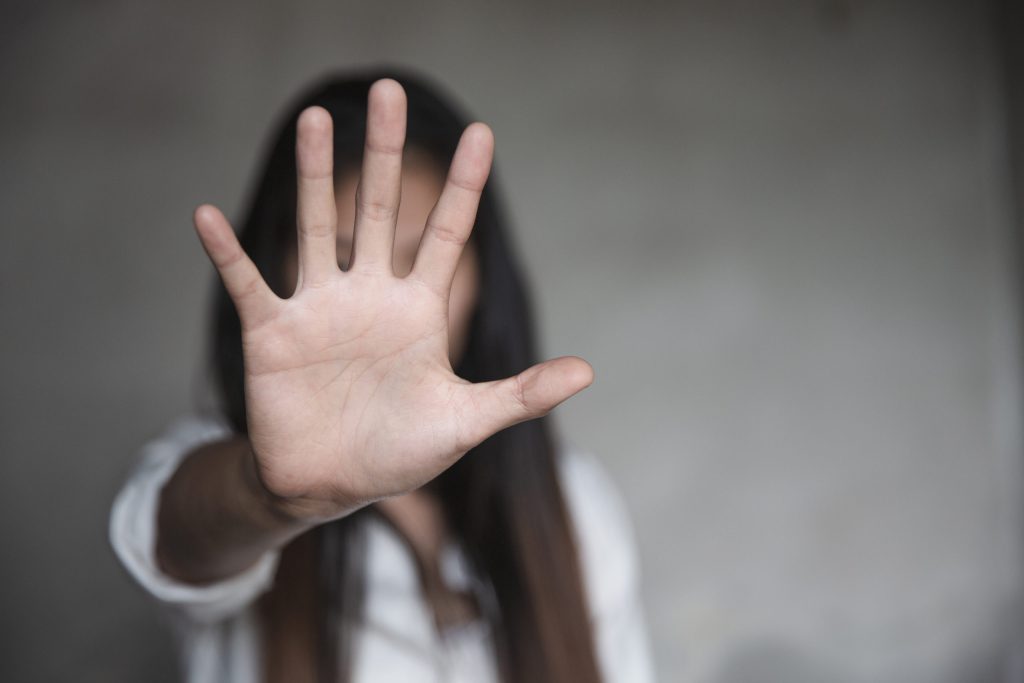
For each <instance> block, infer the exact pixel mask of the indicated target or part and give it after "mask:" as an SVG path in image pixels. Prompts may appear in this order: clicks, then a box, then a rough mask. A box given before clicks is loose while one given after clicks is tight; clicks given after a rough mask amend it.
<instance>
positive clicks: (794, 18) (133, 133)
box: [0, 0, 1022, 683]
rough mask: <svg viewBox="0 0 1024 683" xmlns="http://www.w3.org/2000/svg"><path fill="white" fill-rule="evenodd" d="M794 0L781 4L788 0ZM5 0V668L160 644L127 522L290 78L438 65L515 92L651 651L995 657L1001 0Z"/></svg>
mask: <svg viewBox="0 0 1024 683" xmlns="http://www.w3.org/2000/svg"><path fill="white" fill-rule="evenodd" d="M769 5H770V6H769ZM3 13H4V16H3V17H2V19H0V73H2V74H3V79H2V82H3V83H4V84H5V88H4V98H3V99H4V104H3V106H2V107H0V123H2V125H0V150H2V152H0V205H2V207H3V216H4V227H3V235H4V248H3V249H2V250H0V306H2V308H0V310H2V313H3V317H2V321H3V322H2V327H0V329H2V330H3V331H2V333H0V358H2V359H3V360H2V363H3V366H2V368H3V369H2V378H3V384H2V387H3V389H2V394H0V401H2V403H0V454H2V459H0V501H2V502H0V506H2V513H3V514H0V538H3V540H4V550H3V553H2V555H3V562H2V563H0V579H2V582H0V586H2V593H0V598H2V605H3V608H2V609H0V633H2V634H3V636H4V642H5V646H4V647H3V650H4V656H3V657H2V658H0V662H2V663H0V671H4V675H2V676H0V677H2V678H3V679H4V680H76V681H118V680H125V681H129V680H149V681H170V680H174V673H173V666H174V664H173V662H174V659H173V653H172V651H171V648H170V643H169V640H168V638H167V637H166V634H165V632H164V631H163V630H162V628H161V626H160V625H159V623H158V621H157V619H156V617H155V616H154V612H153V610H152V609H151V607H150V605H149V604H148V603H147V602H146V600H145V598H144V597H143V596H142V595H141V593H140V592H139V591H138V590H137V589H136V588H135V587H134V586H133V585H132V584H131V583H130V582H129V580H128V579H127V577H126V576H125V575H124V573H123V572H122V571H121V570H120V568H119V566H118V565H117V564H116V562H115V560H114V558H113V557H112V555H111V553H110V551H109V549H108V547H107V544H106V539H105V525H106V515H107V512H108V508H109V504H110V500H111V498H112V496H113V494H114V492H115V491H116V489H117V487H118V484H119V481H120V478H121V477H122V476H123V475H124V473H125V471H126V470H127V468H128V467H129V465H130V463H131V461H132V459H133V458H134V454H135V453H134V450H135V448H137V446H138V445H139V444H140V443H141V442H142V441H143V440H144V439H145V438H147V437H148V436H150V435H152V434H153V433H154V432H155V431H156V430H158V429H160V428H161V426H162V425H163V424H164V423H165V422H166V421H167V420H168V419H170V418H171V417H173V416H174V415H176V414H178V413H180V412H182V411H185V410H187V409H188V408H189V406H190V405H191V402H192V396H193V394H194V386H195V384H196V382H195V379H196V376H197V368H198V363H197V358H198V356H199V353H200V348H201V340H202V334H203V332H202V322H203V311H204V306H205V302H206V296H207V289H208V285H209V284H210V278H211V275H212V271H211V270H210V268H209V267H208V265H207V262H206V260H205V257H204V256H203V254H202V252H201V249H200V247H199V245H198V243H197V242H196V240H195V238H194V236H193V234H192V231H191V227H190V224H189V212H190V210H191V208H192V207H193V206H194V205H195V204H197V203H198V202H200V201H213V202H215V203H218V204H220V205H221V206H223V207H225V208H226V209H227V210H228V211H229V212H232V211H235V210H236V209H237V208H238V207H239V205H240V199H241V196H242V193H243V192H244V190H245V188H246V186H247V182H248V180H249V178H250V177H251V172H252V168H253V164H254V161H255V159H256V156H257V151H258V147H259V144H260V143H261V142H262V139H263V135H264V134H265V132H266V130H267V126H268V124H269V122H270V121H271V120H272V119H273V118H274V117H275V115H276V113H277V110H278V108H279V107H280V105H281V104H282V103H283V102H284V101H285V99H287V98H288V97H289V96H290V95H291V94H292V93H293V92H294V91H295V90H296V89H297V88H298V87H299V86H301V85H302V84H303V83H304V82H305V81H307V80H308V79H309V78H311V77H313V76H316V75H318V74H320V73H322V72H324V71H325V70H327V69H331V68H336V67H344V66H351V65H357V64H367V63H373V62H376V61H379V60H385V61H388V62H398V63H404V64H410V65H413V66H417V67H420V68H422V69H424V70H426V71H428V72H429V73H432V74H435V75H437V76H439V77H440V78H441V79H442V80H443V81H445V82H446V83H448V84H449V85H450V86H452V87H453V88H454V89H455V90H456V91H457V92H459V93H460V94H461V95H462V97H463V99H464V100H465V101H466V102H467V103H468V104H469V105H470V107H471V108H472V109H473V110H474V111H475V112H476V113H477V115H478V116H479V117H480V118H482V119H483V120H486V121H488V122H489V123H490V124H491V125H492V126H493V128H494V129H495V131H496V134H497V140H498V171H499V175H500V179H501V180H502V181H503V182H504V184H505V189H506V193H507V194H508V196H509V200H510V204H511V207H512V209H513V213H514V217H515V218H516V220H517V224H518V227H519V235H518V237H519V244H520V246H521V248H522V250H523V252H524V253H525V255H526V259H527V261H528V263H529V266H530V271H531V273H532V275H533V276H534V278H535V280H536V285H537V289H538V292H539V299H540V305H541V312H542V322H543V331H544V338H545V349H546V351H547V353H548V354H549V355H555V354H561V353H578V354H580V355H583V356H584V357H586V358H588V359H590V360H591V361H592V362H593V363H594V365H595V367H596V369H597V375H598V381H597V383H596V385H595V386H594V387H593V388H592V389H591V390H589V391H588V392H587V393H586V394H585V395H584V396H582V397H580V398H579V399H577V400H575V401H573V402H572V403H571V404H570V405H568V406H567V407H566V408H565V409H564V410H562V411H561V420H562V424H563V427H564V429H565V431H566V432H567V433H568V434H569V435H570V437H571V438H573V439H574V440H576V441H577V442H579V443H580V444H582V445H584V446H586V447H588V448H590V449H591V450H593V451H594V452H596V453H597V455H598V456H599V457H600V458H601V459H602V460H603V461H604V462H605V463H607V465H608V467H609V468H610V470H611V471H612V472H613V474H614V475H615V477H616V479H617V481H618V482H619V483H620V485H621V488H622V490H623V493H624V495H625V497H626V500H627V502H628V504H629V506H630V508H631V510H632V513H633V515H634V518H635V524H636V527H637V533H638V538H639V544H640V550H641V555H642V561H643V569H644V576H645V581H646V582H645V597H646V600H647V608H648V612H649V617H650V625H651V630H652V636H653V644H654V648H655V655H656V660H657V667H658V670H659V672H660V677H661V679H662V680H664V681H677V680H680V681H694V682H697V683H744V682H753V681H756V682H757V683H773V682H778V683H812V682H820V681H830V682H839V683H844V682H857V683H861V682H868V681H872V682H874V681H900V682H901V683H917V682H920V683H925V682H927V683H944V682H946V681H949V682H953V681H972V682H979V681H985V680H993V681H994V680H996V679H997V678H996V677H997V676H998V674H999V671H1000V664H999V663H998V662H999V660H1000V657H1001V653H1000V650H1001V648H1002V647H1003V645H1004V640H1005V638H1006V634H1007V633H1008V628H1009V624H1010V621H1011V619H1012V617H1013V608H1014V607H1015V605H1016V598H1017V596H1018V593H1019V591H1018V583H1019V580H1020V578H1021V577H1020V566H1021V554H1020V543H1019V540H1018V539H1019V537H1020V536H1021V533H1020V532H1021V521H1020V518H1019V517H1020V515H1019V511H1020V507H1021V502H1022V501H1021V491H1020V482H1021V481H1022V477H1021V474H1022V473H1021V471H1020V470H1021V467H1020V446H1021V443H1020V441H1021V439H1020V433H1019V423H1018V417H1019V414H1020V400H1019V368H1018V365H1017V348H1018V346H1017V345H1018V331H1017V309H1018V301H1017V297H1016V295H1015V287H1014V283H1015V282H1016V278H1017V273H1016V270H1015V268H1016V266H1015V262H1014V252H1013V250H1012V249H1011V247H1012V246H1013V240H1012V230H1011V225H1012V223H1011V220H1010V218H1011V217H1010V208H1009V207H1010V205H1011V202H1010V201H1009V196H1008V180H1007V177H1008V176H1007V172H1006V158H1005V154H1004V147H1005V144H1004V143H1005V130H1004V128H1005V121H1004V111H1003V94H1002V90H1001V84H1002V80H1001V74H1000V69H999V63H998V60H997V53H998V51H997V50H996V49H995V47H994V45H993V40H992V36H991V35H990V28H991V27H990V21H989V17H988V14H987V11H986V9H985V7H984V5H983V4H982V3H970V2H961V3H953V2H891V3H882V2H843V1H841V0H829V1H827V2H826V1H820V2H777V3H758V2H752V1H751V2H726V3H722V2H700V3H697V2H685V3H657V2H650V3H582V2H581V3H576V6H575V7H569V6H564V7H562V8H559V9H556V8H553V7H551V6H550V3H541V2H536V1H533V2H517V3H501V4H498V3H493V4H489V5H487V6H483V5H470V4H469V3H466V4H462V3H454V2H445V3H399V2H394V1H391V0H378V1H377V2H374V3H362V4H360V5H359V6H354V5H353V6H345V4H343V3H337V2H326V1H314V0H305V1H303V2H288V3H285V2H280V3H247V2H241V1H240V0H233V1H228V2H220V3H199V2H174V3H171V2H166V3H157V2H152V1H149V0H136V1H135V2H112V1H108V2H90V3H59V2H49V3H40V2H36V3H29V2H21V3H13V4H10V3H8V4H6V5H5V7H4V10H3Z"/></svg>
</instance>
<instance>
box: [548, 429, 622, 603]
mask: <svg viewBox="0 0 1024 683" xmlns="http://www.w3.org/2000/svg"><path fill="white" fill-rule="evenodd" d="M558 470H559V478H560V481H561V484H562V491H563V495H564V496H565V499H566V505H567V507H568V509H569V515H570V517H571V518H572V522H573V527H574V530H575V533H576V542H577V546H578V551H579V554H580V563H581V567H582V571H583V575H584V576H583V578H584V582H585V583H586V587H587V593H588V597H589V599H590V604H591V608H592V610H593V611H594V612H596V613H601V612H605V611H609V610H614V609H615V608H616V607H617V603H620V602H621V601H623V600H629V599H632V597H633V596H634V595H635V593H636V590H637V585H638V583H639V567H638V564H639V563H638V560H637V553H636V542H635V538H634V533H633V525H632V522H631V520H630V516H629V512H628V510H627V508H626V504H625V502H624V500H623V498H622V495H621V494H620V492H619V489H618V487H617V486H616V484H615V482H614V480H613V479H612V477H611V476H610V475H609V473H608V471H607V470H606V469H605V467H604V466H603V465H602V464H601V462H600V461H599V460H598V459H597V458H596V457H595V456H594V455H593V454H591V453H590V452H588V451H586V450H583V449H581V448H579V447H577V446H574V445H571V444H569V445H566V446H564V447H563V448H562V449H561V450H560V452H559V457H558Z"/></svg>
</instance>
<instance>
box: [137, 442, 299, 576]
mask: <svg viewBox="0 0 1024 683" xmlns="http://www.w3.org/2000/svg"><path fill="white" fill-rule="evenodd" d="M313 525H314V522H310V521H305V520H302V519H299V518H297V517H294V516H292V515H289V514H288V513H286V512H285V511H284V510H283V509H282V507H281V506H280V505H278V501H276V500H275V499H274V498H273V497H272V496H271V495H270V494H269V493H268V492H267V491H266V490H265V489H264V488H263V486H262V484H261V483H260V481H259V478H258V477H257V475H256V469H255V463H254V460H253V457H252V454H251V452H250V448H249V442H248V440H247V439H245V438H244V437H235V438H232V439H230V440H226V441H219V442H216V443H211V444H207V445H205V446H202V447H200V448H198V449H196V450H195V451H193V452H192V453H190V454H189V455H188V456H187V457H186V458H185V460H183V461H182V463H181V465H180V466H179V467H178V469H177V471H176V472H175V473H174V475H172V476H171V478H170V479H169V480H168V482H167V484H166V485H165V486H164V488H163V491H162V492H161V497H160V505H159V512H158V514H157V545H156V556H157V561H158V562H159V563H160V565H161V567H162V569H163V570H164V571H166V572H167V573H168V574H170V575H171V576H174V577H175V578H177V579H180V580H183V581H187V582H189V583H197V584H202V583H209V582H212V581H216V580H218V579H223V578H226V577H229V576H232V575H235V574H238V573H239V572H241V571H243V570H245V569H247V568H248V567H250V566H252V565H253V563H255V562H256V560H257V559H259V557H260V556H261V555H262V554H263V553H265V552H266V551H267V550H269V549H272V548H278V547H281V546H283V545H284V544H285V543H287V542H288V541H289V540H290V539H292V538H294V537H295V536H297V535H299V534H301V533H302V532H303V531H306V530H307V529H309V528H311V527H312V526H313Z"/></svg>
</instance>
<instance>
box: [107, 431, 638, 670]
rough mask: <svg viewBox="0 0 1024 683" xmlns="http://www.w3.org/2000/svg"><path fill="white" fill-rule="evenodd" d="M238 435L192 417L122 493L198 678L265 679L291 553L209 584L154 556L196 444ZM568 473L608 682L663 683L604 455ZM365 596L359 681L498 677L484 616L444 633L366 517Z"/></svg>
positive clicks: (138, 561) (141, 566)
mask: <svg viewBox="0 0 1024 683" xmlns="http://www.w3.org/2000/svg"><path fill="white" fill-rule="evenodd" d="M228 433H229V429H228V427H227V426H226V425H225V424H224V423H223V422H222V421H220V420H218V419H215V418H212V417H205V416H196V415H193V416H186V417H184V418H181V419H179V420H178V421H176V422H174V423H173V424H171V425H170V427H169V428H168V429H167V430H166V431H165V432H164V433H163V434H162V435H161V436H159V437H158V438H156V439H154V440H152V441H150V442H149V443H147V444H146V445H145V446H144V447H143V449H142V453H141V455H140V458H139V463H138V465H137V466H136V468H135V470H134V471H133V473H132V474H131V476H130V477H129V478H128V480H127V482H126V483H125V484H124V487H123V488H122V489H121V491H120V493H119V494H118V495H117V498H116V500H115V501H114V505H113V509H112V512H111V517H110V541H111V544H112V545H113V548H114V551H115V552H116V553H117V556H118V557H119V558H120V559H121V562H122V563H123V564H124V566H125V567H126V568H127V570H128V571H129V572H130V573H131V575H132V576H133V577H134V578H135V579H136V580H137V581H138V582H139V584H141V585H142V587H143V588H144V589H145V590H146V591H147V592H148V593H150V594H151V595H152V596H153V597H154V598H155V599H156V600H157V601H158V602H159V603H160V604H161V605H162V606H163V607H164V608H165V609H166V611H167V612H168V614H169V615H170V617H171V620H172V623H173V625H174V630H175V633H176V635H177V636H178V639H179V642H180V645H181V657H182V666H183V670H184V674H185V680H186V681H187V682H188V683H255V682H256V681H259V680H260V679H261V676H260V671H259V667H260V662H261V658H260V656H259V654H258V651H257V648H258V637H257V634H258V631H257V629H256V623H255V612H254V610H253V609H252V607H253V602H254V601H255V599H256V598H257V597H259V595H260V594H261V593H262V592H264V591H266V590H267V589H268V588H269V587H270V585H271V583H272V581H273V576H274V571H275V568H276V566H277V561H278V557H279V553H280V551H278V550H273V551H269V552H267V553H265V554H264V555H263V557H261V558H260V559H259V561H257V562H256V564H255V565H253V566H252V567H250V568H249V569H247V570H246V571H244V572H242V573H241V574H238V575H237V576H234V577H231V578H228V579H224V580H222V581H218V582H216V583H213V584H208V585H204V586H195V585H191V584H187V583H183V582H181V581H177V580H175V579H174V578H172V577H171V576H168V575H167V574H165V573H164V572H163V571H161V570H160V568H159V566H158V565H157V562H156V558H155V543H156V512H157V503H158V498H159V493H160V489H161V488H162V487H163V485H164V483H165V482H166V481H167V479H168V478H169V477H170V476H171V474H172V473H173V472H174V470H175V469H176V468H177V466H178V464H179V462H180V461H181V459H182V458H183V457H184V456H185V455H186V454H187V453H188V452H189V451H191V450H192V449H193V448H194V447H195V446H197V445H198V444H200V443H203V442H206V441H212V440H216V439H219V438H221V437H223V436H225V435H227V434H228ZM559 472H560V476H561V481H562V486H563V490H564V491H565V495H566V497H567V504H568V506H569V510H570V514H571V517H572V520H573V523H574V526H575V530H576V533H577V538H578V539H579V545H580V550H581V560H582V566H583V574H584V583H585V587H586V592H587V596H588V599H589V603H590V608H591V615H592V623H593V628H594V639H595V644H596V647H597V653H598V660H599V665H600V667H601V670H602V672H603V674H604V678H605V680H606V681H607V683H627V682H628V683H648V682H649V681H651V680H652V672H651V665H650V659H649V650H648V644H647V635H646V628H645V623H644V616H643V609H642V607H641V603H640V598H639V588H638V567H637V558H636V551H635V547H634V541H633V535H632V530H631V528H630V523H629V519H628V516H627V514H626V511H625V508H624V506H623V503H622V500H621V499H620V497H619V495H618V493H617V491H616V490H615V488H614V486H613V485H612V482H611V481H610V479H609V478H608V476H607V475H606V474H605V472H604V471H603V470H602V469H601V467H600V466H599V465H598V463H597V461H596V460H594V459H593V458H591V457H589V456H587V455H584V454H582V453H579V452H577V451H574V450H572V449H568V450H567V451H565V452H564V453H562V455H560V457H559ZM367 524H368V527H367V546H366V557H367V559H366V561H367V567H366V582H367V586H366V591H367V592H366V595H365V603H364V610H365V614H364V618H363V623H362V626H361V627H360V628H359V629H358V630H357V631H356V634H355V636H354V637H355V641H354V643H353V657H354V662H353V664H352V665H353V667H354V668H353V676H352V680H353V681H354V682H355V683H363V682H365V681H374V682H387V681H403V682H404V681H438V682H440V681H446V682H453V683H454V682H462V681H466V682H472V683H486V682H487V681H495V680H497V674H496V669H495V660H494V656H493V652H492V648H491V639H490V635H489V633H488V629H487V626H486V624H484V623H483V622H482V621H478V622H474V623H472V624H470V625H466V626H462V627H458V628H456V629H454V630H446V631H445V632H444V633H443V634H442V633H439V632H438V631H437V629H436V627H435V626H434V621H433V619H432V617H431V614H430V611H429V606H428V605H427V603H426V602H425V600H424V598H423V595H422V594H421V592H420V585H419V580H418V577H417V572H416V568H415V565H414V562H413V558H412V556H411V555H410V551H409V549H408V548H407V546H406V545H405V544H404V543H403V542H402V541H401V540H400V539H399V538H398V537H397V535H396V533H395V532H394V531H393V530H392V529H391V528H390V527H389V526H388V525H386V524H384V523H383V522H381V521H379V520H377V519H375V518H373V517H372V516H371V518H370V519H369V520H368V522H367ZM441 568H442V573H443V575H444V579H445V581H446V582H447V583H449V585H451V586H452V587H453V588H459V589H471V588H472V586H470V585H469V583H468V582H469V579H468V572H466V571H465V565H464V559H463V556H462V554H461V552H460V551H459V549H458V548H457V547H456V546H450V547H448V548H446V549H445V551H444V552H443V554H442V562H441Z"/></svg>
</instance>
